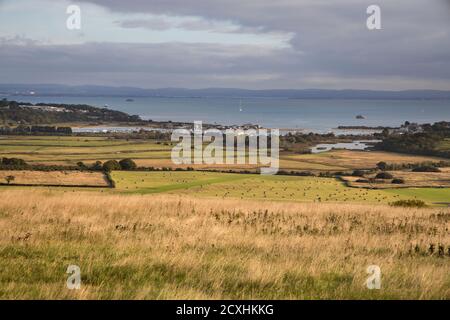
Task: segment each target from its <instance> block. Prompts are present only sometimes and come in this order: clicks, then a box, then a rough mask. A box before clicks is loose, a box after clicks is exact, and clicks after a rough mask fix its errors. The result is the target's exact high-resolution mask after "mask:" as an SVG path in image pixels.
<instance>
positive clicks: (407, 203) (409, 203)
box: [390, 200, 427, 208]
mask: <svg viewBox="0 0 450 320" xmlns="http://www.w3.org/2000/svg"><path fill="white" fill-rule="evenodd" d="M390 205H391V206H393V207H405V208H423V207H426V206H427V205H426V203H425V202H423V201H422V200H398V201H395V202H391V203H390Z"/></svg>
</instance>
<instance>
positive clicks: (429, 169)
mask: <svg viewBox="0 0 450 320" xmlns="http://www.w3.org/2000/svg"><path fill="white" fill-rule="evenodd" d="M412 171H413V172H441V170H439V169H438V168H436V167H434V166H420V167H417V168H414V169H412Z"/></svg>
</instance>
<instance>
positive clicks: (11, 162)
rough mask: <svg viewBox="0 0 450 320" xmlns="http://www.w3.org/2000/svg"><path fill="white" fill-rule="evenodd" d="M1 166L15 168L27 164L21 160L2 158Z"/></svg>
mask: <svg viewBox="0 0 450 320" xmlns="http://www.w3.org/2000/svg"><path fill="white" fill-rule="evenodd" d="M2 165H5V166H15V167H25V166H26V165H27V163H26V162H25V160H23V159H18V158H3V159H2Z"/></svg>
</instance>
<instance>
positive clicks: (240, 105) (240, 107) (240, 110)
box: [239, 100, 244, 112]
mask: <svg viewBox="0 0 450 320" xmlns="http://www.w3.org/2000/svg"><path fill="white" fill-rule="evenodd" d="M242 111H244V110H243V109H242V100H239V112H242Z"/></svg>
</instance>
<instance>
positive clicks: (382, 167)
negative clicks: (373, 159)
mask: <svg viewBox="0 0 450 320" xmlns="http://www.w3.org/2000/svg"><path fill="white" fill-rule="evenodd" d="M387 166H388V165H387V163H386V162H384V161H381V162H378V163H377V168H378V169H380V170H386V168H387Z"/></svg>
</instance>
